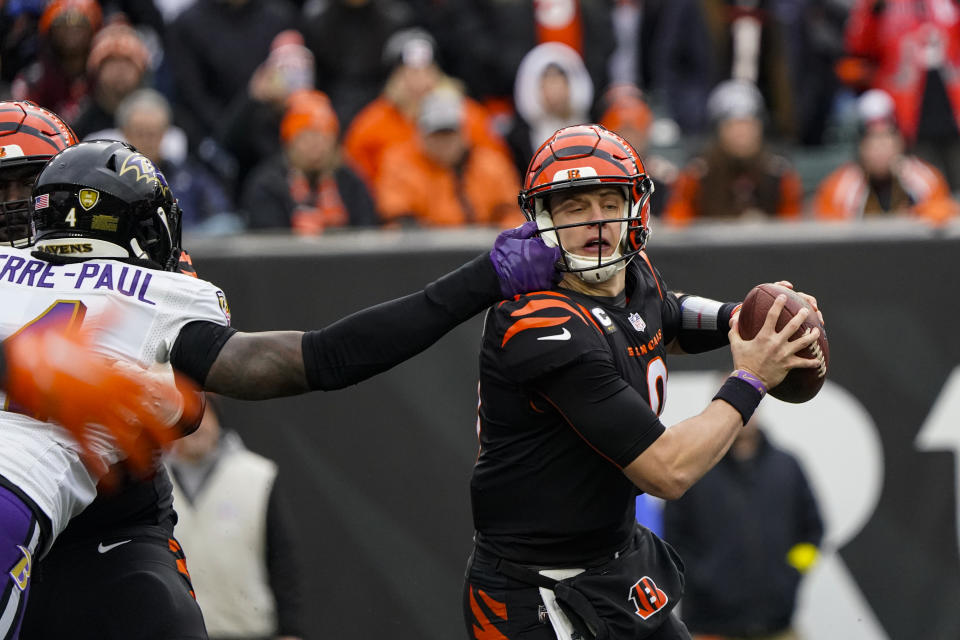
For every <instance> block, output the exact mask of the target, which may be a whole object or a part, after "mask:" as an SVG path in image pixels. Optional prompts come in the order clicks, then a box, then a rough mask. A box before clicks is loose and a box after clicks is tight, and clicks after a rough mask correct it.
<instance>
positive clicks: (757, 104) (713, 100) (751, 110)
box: [707, 80, 764, 124]
mask: <svg viewBox="0 0 960 640" xmlns="http://www.w3.org/2000/svg"><path fill="white" fill-rule="evenodd" d="M707 115H708V116H709V118H710V121H711V122H713V123H714V124H716V123H718V122H722V121H724V120H730V119H733V118H763V115H764V105H763V96H762V95H760V90H759V89H757V87H756V85H754V84H753V83H752V82H749V81H747V80H725V81H723V82H721V83H720V84H718V85H717V86H716V87H714V89H713V91H711V92H710V96H709V97H708V98H707Z"/></svg>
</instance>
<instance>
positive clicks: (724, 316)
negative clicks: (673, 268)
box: [663, 292, 740, 353]
mask: <svg viewBox="0 0 960 640" xmlns="http://www.w3.org/2000/svg"><path fill="white" fill-rule="evenodd" d="M664 302H665V304H664V325H663V326H664V327H665V328H666V329H665V330H664V336H665V337H666V338H668V339H669V338H670V336H672V335H675V336H676V338H677V342H678V344H679V345H680V348H681V349H683V351H684V353H703V352H704V351H712V350H713V349H719V348H720V347H724V346H726V345H728V344H730V339H729V338H728V337H727V333H728V332H729V331H730V317H731V316H732V315H733V312H734V311H735V310H736V308H737V306H739V304H740V303H739V302H718V301H716V300H710V299H709V298H701V297H699V296H693V295H686V294H683V295H680V296H677V295H676V294H674V293H673V292H670V293H669V294H668V295H667V296H666V298H665V300H664ZM674 332H675V333H674Z"/></svg>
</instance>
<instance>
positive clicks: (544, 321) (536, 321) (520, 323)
mask: <svg viewBox="0 0 960 640" xmlns="http://www.w3.org/2000/svg"><path fill="white" fill-rule="evenodd" d="M569 319H570V316H564V317H562V318H521V319H520V320H517V321H516V322H514V323H513V324H512V325H510V328H509V329H507V332H506V333H505V334H503V342H501V343H500V347H501V348H503V347H504V346H506V344H507V342H508V341H509V340H510V338H512V337H513V336H515V335H517V334H518V333H520V332H521V331H524V330H526V329H537V328H541V327H555V326H557V325H559V324H563V323H564V322H566V321H567V320H569ZM584 322H586V321H584Z"/></svg>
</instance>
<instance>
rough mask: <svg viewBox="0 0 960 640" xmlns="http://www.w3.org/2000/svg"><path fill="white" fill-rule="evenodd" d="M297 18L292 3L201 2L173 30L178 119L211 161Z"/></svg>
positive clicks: (193, 143)
mask: <svg viewBox="0 0 960 640" xmlns="http://www.w3.org/2000/svg"><path fill="white" fill-rule="evenodd" d="M297 16H298V14H297V10H296V7H295V6H294V5H292V4H291V3H290V2H289V0H270V1H269V2H267V1H264V0H196V2H194V4H193V5H191V6H190V7H189V8H188V9H185V10H184V11H183V12H182V13H181V14H180V15H179V16H178V17H177V19H176V20H175V21H174V22H173V24H172V25H170V27H169V28H168V29H167V31H166V34H167V43H166V46H165V47H164V49H165V51H166V53H167V55H168V56H169V59H170V67H171V71H172V77H173V79H174V81H175V83H176V87H175V91H176V99H175V103H174V111H175V114H176V115H175V120H176V122H177V123H179V124H180V126H182V127H183V128H184V130H185V131H186V132H187V137H188V139H189V140H190V145H191V147H192V148H195V149H198V151H200V153H201V154H202V155H203V156H204V159H205V160H206V159H207V158H208V157H209V158H214V157H215V155H216V153H217V149H216V146H215V143H213V142H212V138H213V136H214V132H216V131H217V129H218V127H219V126H220V124H221V121H222V120H223V114H224V113H225V112H226V110H227V108H228V106H229V105H230V103H231V102H232V101H233V100H234V99H235V98H236V97H237V96H239V95H241V93H242V92H243V91H246V89H247V85H248V83H249V82H250V77H251V76H252V75H253V73H254V70H256V68H257V66H258V65H260V63H262V62H263V61H264V60H265V59H266V58H267V55H268V54H269V52H270V44H271V42H272V41H273V38H274V36H276V35H277V34H278V33H280V32H281V31H284V30H286V29H293V28H295V27H296V21H297ZM205 140H208V142H206V144H203V143H204V141H205ZM202 144H203V146H201V145H202Z"/></svg>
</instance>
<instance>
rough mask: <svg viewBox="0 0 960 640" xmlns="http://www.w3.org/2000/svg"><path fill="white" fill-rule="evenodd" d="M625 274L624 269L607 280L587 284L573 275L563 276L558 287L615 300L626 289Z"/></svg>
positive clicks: (566, 274)
mask: <svg viewBox="0 0 960 640" xmlns="http://www.w3.org/2000/svg"><path fill="white" fill-rule="evenodd" d="M626 283H627V272H626V269H621V270H620V271H618V272H616V273H615V274H613V276H612V277H611V278H610V279H609V280H605V281H603V282H597V283H594V284H589V283H587V282H584V280H583V278H581V277H580V276H578V275H577V274H575V273H565V274H563V280H562V281H561V282H560V286H561V287H563V288H565V289H570V290H571V291H576V292H578V293H582V294H585V295H588V296H602V297H604V298H615V297H617V296H618V295H620V294H621V293H623V290H624V289H625V288H626Z"/></svg>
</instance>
